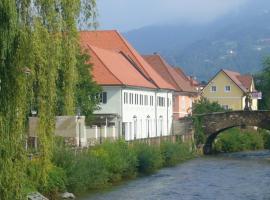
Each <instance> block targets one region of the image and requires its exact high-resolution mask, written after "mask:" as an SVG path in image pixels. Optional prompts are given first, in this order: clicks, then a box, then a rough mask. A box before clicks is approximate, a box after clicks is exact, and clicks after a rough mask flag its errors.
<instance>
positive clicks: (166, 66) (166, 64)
mask: <svg viewBox="0 0 270 200" xmlns="http://www.w3.org/2000/svg"><path fill="white" fill-rule="evenodd" d="M156 56H158V59H160V60H161V62H162V63H163V64H164V66H165V69H166V71H167V72H168V73H169V75H170V77H171V79H172V80H173V82H174V83H175V84H176V86H177V87H178V88H179V89H180V90H182V91H184V90H183V88H182V87H180V86H179V85H178V83H177V82H176V80H175V79H174V77H173V76H172V74H171V72H170V70H169V69H168V67H171V68H172V69H173V67H172V66H171V65H169V63H167V62H166V61H165V60H164V59H163V58H162V57H161V56H160V55H158V54H157V55H156Z"/></svg>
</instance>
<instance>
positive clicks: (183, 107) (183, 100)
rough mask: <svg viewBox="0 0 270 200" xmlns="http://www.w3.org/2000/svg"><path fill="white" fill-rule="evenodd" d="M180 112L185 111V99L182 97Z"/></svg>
mask: <svg viewBox="0 0 270 200" xmlns="http://www.w3.org/2000/svg"><path fill="white" fill-rule="evenodd" d="M181 104H182V110H186V98H185V97H184V96H183V97H182V103H181Z"/></svg>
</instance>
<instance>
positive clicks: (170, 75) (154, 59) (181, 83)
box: [143, 53, 199, 119]
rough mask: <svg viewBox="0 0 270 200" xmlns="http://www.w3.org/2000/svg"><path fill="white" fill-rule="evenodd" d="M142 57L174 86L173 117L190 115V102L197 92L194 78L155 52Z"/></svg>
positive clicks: (191, 102)
mask: <svg viewBox="0 0 270 200" xmlns="http://www.w3.org/2000/svg"><path fill="white" fill-rule="evenodd" d="M143 57H144V59H145V60H146V61H147V62H148V63H149V64H150V65H151V66H152V67H153V68H154V69H155V70H156V72H157V73H159V74H160V75H161V76H162V77H163V78H164V79H166V80H167V81H168V82H169V83H170V84H171V85H173V86H174V89H175V92H174V94H173V118H174V119H179V118H183V117H186V116H188V115H190V114H191V112H192V104H193V102H194V101H195V100H196V99H197V98H198V94H199V93H198V91H197V90H196V86H195V85H193V82H194V80H192V79H191V78H189V77H187V76H186V75H185V73H184V72H183V71H182V70H181V69H180V68H179V67H177V68H175V67H172V66H170V65H169V64H168V63H167V62H166V61H165V59H164V58H162V57H161V56H160V55H158V54H156V53H155V54H153V55H145V56H143Z"/></svg>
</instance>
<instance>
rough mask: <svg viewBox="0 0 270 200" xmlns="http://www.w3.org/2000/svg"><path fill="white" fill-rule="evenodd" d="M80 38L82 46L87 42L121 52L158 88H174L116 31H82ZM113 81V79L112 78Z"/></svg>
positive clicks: (128, 75)
mask: <svg viewBox="0 0 270 200" xmlns="http://www.w3.org/2000/svg"><path fill="white" fill-rule="evenodd" d="M80 40H81V45H82V46H83V47H85V45H87V44H88V45H91V46H95V47H99V48H101V49H106V50H110V51H114V52H117V53H119V52H122V54H124V55H125V56H126V57H127V58H128V59H129V60H130V62H132V63H133V66H135V68H137V69H138V71H139V72H140V73H141V74H142V75H143V76H144V77H145V78H146V79H148V80H149V81H152V82H153V83H154V84H155V85H156V86H157V87H158V88H161V89H170V90H174V87H173V86H172V85H171V84H170V83H168V82H167V81H166V80H164V79H163V77H162V76H161V75H160V74H159V73H157V72H156V71H155V70H154V69H153V68H152V67H151V66H150V65H149V64H148V63H147V62H146V61H145V60H144V59H143V58H142V56H141V55H140V54H139V53H138V52H137V51H136V50H135V49H134V48H133V47H132V46H131V45H130V44H129V43H128V42H127V41H126V40H125V39H124V38H123V37H122V36H121V35H120V34H119V33H118V32H117V31H114V30H113V31H82V32H80ZM120 72H121V71H120ZM121 73H123V76H127V77H130V76H132V74H125V73H124V72H123V71H122V72H121ZM109 81H110V79H109V80H107V82H109ZM113 81H114V79H112V82H113Z"/></svg>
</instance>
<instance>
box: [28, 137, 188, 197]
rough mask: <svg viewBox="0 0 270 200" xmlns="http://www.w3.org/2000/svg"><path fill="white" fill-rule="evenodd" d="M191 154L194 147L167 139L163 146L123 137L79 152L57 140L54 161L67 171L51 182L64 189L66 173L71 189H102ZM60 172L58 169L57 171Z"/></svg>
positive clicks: (77, 190)
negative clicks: (128, 140)
mask: <svg viewBox="0 0 270 200" xmlns="http://www.w3.org/2000/svg"><path fill="white" fill-rule="evenodd" d="M191 157H192V152H191V151H190V146H189V145H188V144H184V143H175V144H174V143H171V142H164V143H162V145H161V146H151V145H149V144H146V143H134V144H131V145H128V144H127V143H126V142H125V141H123V140H119V141H115V142H110V141H106V142H105V143H103V144H102V145H99V146H96V147H93V148H91V149H85V150H80V151H78V150H75V149H71V148H70V147H68V146H65V145H64V142H63V140H61V139H60V140H58V139H57V142H56V144H55V145H54V151H53V164H54V165H55V166H57V167H58V168H57V169H59V168H61V169H63V170H64V172H65V173H63V174H61V173H60V172H59V173H60V180H59V179H55V178H54V176H52V178H50V179H52V183H53V184H51V185H52V186H53V185H55V186H56V188H59V189H61V188H64V187H61V188H60V187H58V183H63V181H65V179H63V178H62V177H65V176H62V175H64V174H65V175H66V177H67V178H66V181H65V183H66V187H67V189H68V190H69V191H71V192H76V193H78V192H83V191H87V190H91V189H100V188H104V187H107V186H108V185H110V184H112V183H115V182H118V181H121V180H123V179H126V178H132V177H135V176H136V175H137V173H142V174H149V173H153V172H155V171H156V170H158V169H159V168H161V167H162V166H163V165H164V166H173V165H176V164H177V163H179V162H182V161H184V160H187V159H189V158H191ZM32 167H33V166H32ZM37 169H38V168H37ZM34 171H35V170H34ZM31 173H32V174H33V175H35V173H33V172H31ZM56 174H57V172H55V173H53V175H56ZM50 179H49V180H50ZM61 180H63V181H61ZM60 185H61V184H60ZM61 186H62V185H61ZM51 191H53V190H51Z"/></svg>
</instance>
